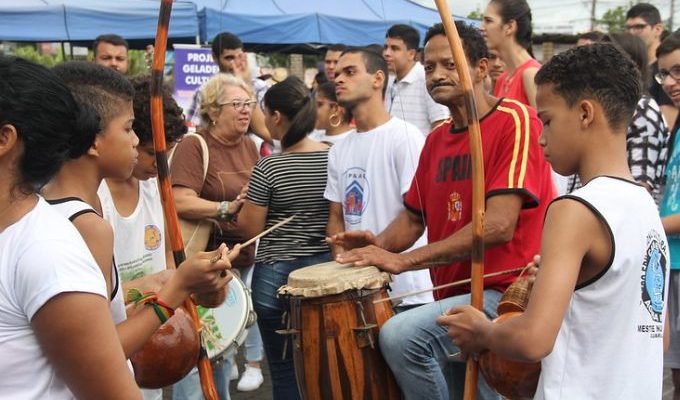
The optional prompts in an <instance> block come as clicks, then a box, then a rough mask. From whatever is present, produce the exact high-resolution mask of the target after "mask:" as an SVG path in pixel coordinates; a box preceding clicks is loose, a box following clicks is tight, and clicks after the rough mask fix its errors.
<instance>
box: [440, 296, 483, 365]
mask: <svg viewBox="0 0 680 400" xmlns="http://www.w3.org/2000/svg"><path fill="white" fill-rule="evenodd" d="M437 324H438V325H442V326H445V327H448V333H447V334H448V335H449V337H450V338H451V339H452V340H453V344H455V345H456V346H457V347H458V348H459V349H460V353H461V358H462V359H463V360H467V358H468V356H469V355H470V354H478V353H480V352H481V351H483V350H486V348H487V346H486V343H485V337H486V332H488V331H489V330H490V329H491V328H492V327H493V323H492V322H491V321H489V319H488V318H487V317H486V315H485V314H484V313H483V312H481V311H479V310H478V309H476V308H474V307H472V306H469V305H467V306H460V307H453V308H452V309H450V310H449V311H447V312H446V315H442V316H440V317H439V318H437Z"/></svg>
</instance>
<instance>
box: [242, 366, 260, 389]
mask: <svg viewBox="0 0 680 400" xmlns="http://www.w3.org/2000/svg"><path fill="white" fill-rule="evenodd" d="M262 382H264V377H263V376H262V369H260V368H255V367H251V366H250V365H248V364H246V370H245V371H243V375H241V380H240V381H238V385H236V389H237V390H239V391H241V392H250V391H252V390H255V389H257V388H259V387H260V386H261V385H262Z"/></svg>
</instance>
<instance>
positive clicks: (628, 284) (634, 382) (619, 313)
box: [534, 177, 670, 400]
mask: <svg viewBox="0 0 680 400" xmlns="http://www.w3.org/2000/svg"><path fill="white" fill-rule="evenodd" d="M565 197H567V198H571V199H574V200H576V201H580V202H581V203H583V204H584V205H586V206H587V207H588V208H590V209H591V210H592V212H593V213H594V214H595V215H596V216H597V217H598V218H599V219H600V220H602V221H603V222H604V224H605V225H606V226H607V228H608V229H609V231H610V234H611V237H612V243H613V252H612V253H613V254H612V258H611V260H610V265H609V266H608V267H607V268H605V270H604V271H603V272H602V273H601V274H599V275H598V276H596V277H594V278H593V279H591V280H590V281H588V282H584V283H582V284H580V285H578V286H577V287H576V289H575V291H574V294H573V296H572V298H571V301H570V303H569V308H568V309H567V312H566V314H565V316H564V320H563V321H562V326H561V327H560V330H559V333H558V335H557V340H556V341H555V345H554V347H553V351H552V353H550V355H548V356H547V357H546V358H545V359H543V361H542V363H541V366H542V373H541V378H540V380H539V383H538V390H537V392H536V396H535V397H534V398H535V399H549V400H552V399H564V400H572V399H579V400H588V399H598V400H600V399H617V400H625V399H630V400H638V399H660V398H661V393H662V389H661V386H662V379H663V328H664V318H665V313H666V298H667V292H668V273H669V268H670V260H669V252H668V244H667V240H666V236H665V234H664V230H663V226H662V225H661V220H660V218H659V213H658V211H657V208H656V205H655V203H654V200H653V199H652V197H651V196H650V195H649V193H648V192H647V191H646V190H645V189H644V188H643V187H641V186H639V185H637V184H635V183H632V182H629V181H625V180H622V179H617V178H611V177H598V178H595V179H593V180H592V181H590V182H589V183H588V184H587V185H585V186H583V187H582V188H581V189H578V190H576V191H575V192H573V193H571V195H568V196H565ZM563 198H564V197H563Z"/></svg>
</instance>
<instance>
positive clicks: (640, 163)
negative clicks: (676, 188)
mask: <svg viewBox="0 0 680 400" xmlns="http://www.w3.org/2000/svg"><path fill="white" fill-rule="evenodd" d="M668 136H669V134H668V127H667V126H666V122H665V121H664V119H663V116H662V114H661V110H660V108H659V105H658V104H657V103H656V101H655V100H654V99H652V98H651V97H649V96H647V95H645V96H642V98H641V99H640V100H639V101H638V103H637V106H636V107H635V113H634V114H633V118H632V120H631V122H630V125H628V130H627V131H626V150H627V152H628V166H629V167H630V173H631V175H633V178H635V180H636V181H637V182H639V183H645V184H647V185H649V187H650V188H651V189H652V192H651V194H652V197H654V200H655V201H656V202H657V203H658V202H659V201H660V200H661V195H662V190H663V176H664V167H665V165H666V159H667V158H668V148H667V144H668ZM581 186H583V184H582V183H581V181H580V179H579V178H578V176H577V175H572V176H571V177H570V178H569V185H568V187H567V193H571V192H573V191H574V190H576V189H578V188H580V187H581Z"/></svg>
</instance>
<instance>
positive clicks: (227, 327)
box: [196, 276, 257, 361]
mask: <svg viewBox="0 0 680 400" xmlns="http://www.w3.org/2000/svg"><path fill="white" fill-rule="evenodd" d="M196 308H197V309H198V315H199V317H200V318H201V322H202V323H203V330H202V332H201V339H202V341H203V347H204V348H205V350H206V353H207V354H208V357H209V358H210V360H211V361H220V360H221V359H222V357H223V356H226V355H227V354H228V353H229V352H230V351H231V350H235V349H237V348H238V347H239V346H240V345H242V344H243V342H244V341H245V340H246V336H247V335H248V331H247V328H249V327H250V326H251V325H253V324H254V323H255V321H256V320H257V316H256V314H255V311H253V301H252V298H251V296H250V289H248V288H247V287H246V285H245V284H244V283H243V281H241V280H240V279H239V278H238V277H237V276H234V277H233V279H232V280H231V281H230V282H229V292H228V293H227V298H226V299H225V300H224V303H222V304H221V305H219V306H218V307H216V308H205V307H201V306H198V307H196Z"/></svg>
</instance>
